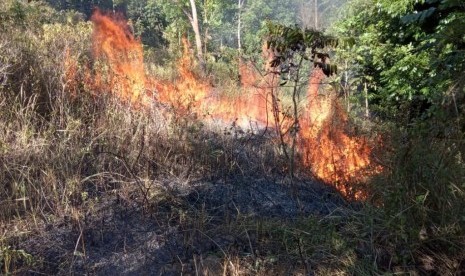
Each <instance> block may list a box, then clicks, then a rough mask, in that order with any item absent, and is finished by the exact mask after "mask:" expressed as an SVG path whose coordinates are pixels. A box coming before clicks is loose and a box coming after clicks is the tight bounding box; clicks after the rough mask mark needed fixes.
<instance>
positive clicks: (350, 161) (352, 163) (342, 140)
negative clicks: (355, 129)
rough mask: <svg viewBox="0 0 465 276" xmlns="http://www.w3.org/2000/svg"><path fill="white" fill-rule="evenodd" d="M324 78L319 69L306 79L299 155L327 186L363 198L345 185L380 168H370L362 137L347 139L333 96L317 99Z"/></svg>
mask: <svg viewBox="0 0 465 276" xmlns="http://www.w3.org/2000/svg"><path fill="white" fill-rule="evenodd" d="M323 78H324V74H323V72H322V71H321V70H320V69H315V70H314V71H313V73H312V75H311V76H310V84H309V88H308V91H307V97H308V101H309V102H308V109H307V110H306V112H305V113H304V116H303V118H302V119H301V124H302V132H301V144H300V147H301V151H302V152H303V153H304V160H303V162H304V164H305V165H307V166H309V167H310V168H311V169H312V171H313V173H314V174H315V175H316V176H317V177H319V178H320V179H322V180H323V181H325V182H327V183H332V184H333V185H335V186H336V188H338V190H339V191H341V192H342V193H343V194H344V195H346V196H350V197H352V198H363V197H365V196H366V194H365V193H364V191H363V190H362V189H357V187H353V186H350V185H348V184H349V183H355V182H360V181H362V180H365V179H364V178H366V177H367V176H369V175H372V174H373V173H376V172H378V171H379V170H380V167H379V166H377V165H374V164H372V161H371V151H372V150H371V148H370V146H369V144H368V142H367V141H366V139H365V138H364V137H350V136H349V135H347V133H346V132H345V129H346V128H347V125H348V118H347V114H346V113H345V111H344V109H343V108H342V106H341V104H340V103H339V101H338V99H337V98H336V95H335V94H334V93H332V94H330V95H319V94H318V88H319V85H320V83H321V81H322V79H323Z"/></svg>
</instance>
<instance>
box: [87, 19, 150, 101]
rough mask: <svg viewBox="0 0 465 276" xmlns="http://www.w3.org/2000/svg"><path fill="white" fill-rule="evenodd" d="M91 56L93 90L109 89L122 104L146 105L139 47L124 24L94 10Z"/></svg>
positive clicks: (122, 20) (142, 66)
mask: <svg viewBox="0 0 465 276" xmlns="http://www.w3.org/2000/svg"><path fill="white" fill-rule="evenodd" d="M91 20H92V22H93V23H94V33H93V54H94V57H95V59H96V61H95V65H94V70H95V80H94V86H95V87H97V88H99V90H106V89H109V90H110V92H111V93H113V94H115V95H117V96H118V97H120V98H121V99H122V100H123V101H128V102H130V103H132V104H136V105H139V104H142V105H147V104H148V103H149V102H150V99H149V97H148V95H147V94H146V92H145V71H144V62H143V50H142V44H141V43H140V41H139V40H138V39H136V38H135V37H134V35H133V34H132V32H131V31H130V29H129V27H128V25H127V23H126V21H125V20H124V19H122V18H119V17H118V16H115V15H113V16H110V15H105V14H103V13H102V12H100V11H99V10H96V11H95V12H94V14H93V15H92V17H91Z"/></svg>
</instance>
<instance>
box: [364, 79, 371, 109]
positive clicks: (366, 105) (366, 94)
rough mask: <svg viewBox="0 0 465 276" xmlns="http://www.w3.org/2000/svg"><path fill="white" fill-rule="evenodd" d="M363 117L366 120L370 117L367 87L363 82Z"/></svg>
mask: <svg viewBox="0 0 465 276" xmlns="http://www.w3.org/2000/svg"><path fill="white" fill-rule="evenodd" d="M364 90H365V117H366V118H368V117H370V110H369V109H368V86H367V83H366V82H365V88H364Z"/></svg>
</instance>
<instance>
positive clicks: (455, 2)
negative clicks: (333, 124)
mask: <svg viewBox="0 0 465 276" xmlns="http://www.w3.org/2000/svg"><path fill="white" fill-rule="evenodd" d="M193 3H195V5H196V8H197V14H195V15H196V16H195V17H196V18H197V19H196V20H194V12H193V9H191V8H192V5H193ZM315 6H316V7H317V8H316V9H315ZM95 7H98V8H100V9H101V10H105V11H112V12H117V13H119V15H118V17H125V18H128V19H129V23H128V24H129V27H128V28H130V29H131V30H130V32H131V33H133V34H135V36H136V37H140V40H141V42H142V44H143V50H144V59H145V70H146V71H147V74H148V75H151V76H157V78H159V79H161V80H162V81H173V80H174V81H176V80H179V79H180V77H179V72H177V71H176V70H175V68H176V66H177V65H179V64H178V63H179V60H180V56H181V55H182V52H183V45H182V40H183V38H184V37H186V38H187V40H188V41H189V42H190V44H191V45H192V48H193V49H194V50H192V56H194V53H195V60H196V62H195V65H196V66H193V67H195V68H192V69H193V74H195V76H196V77H198V78H199V79H202V80H203V81H204V82H205V83H208V85H211V86H212V87H214V89H215V91H216V92H217V93H218V95H219V96H226V97H234V95H236V94H238V93H241V92H242V91H243V90H241V87H240V82H241V81H242V79H241V78H244V77H245V76H240V69H239V68H240V65H241V64H242V63H243V62H245V61H247V62H251V63H253V64H254V65H255V66H256V67H257V68H261V66H263V65H265V66H266V61H264V60H263V59H262V53H261V51H262V44H263V41H267V46H268V48H271V49H273V50H274V54H276V56H277V58H276V56H275V59H274V65H272V67H273V68H279V69H280V71H279V72H275V73H274V74H275V75H276V76H277V77H278V79H279V82H277V84H276V87H278V88H280V89H282V90H280V91H281V93H282V94H279V95H280V96H279V97H280V98H277V99H276V103H278V102H283V106H284V105H285V104H287V103H288V104H289V106H291V107H293V108H294V109H291V108H289V110H292V112H290V111H289V112H288V111H287V109H284V108H283V110H276V113H282V114H284V115H283V116H284V117H286V116H288V119H289V120H290V122H291V123H290V124H291V127H289V128H288V129H286V130H281V129H279V130H278V131H277V133H278V136H281V139H280V140H279V142H276V141H275V140H273V139H270V137H269V136H272V135H273V134H270V133H260V135H257V134H256V133H253V131H247V130H243V129H240V128H239V127H237V126H236V125H235V124H234V123H233V124H232V125H227V126H223V127H214V126H209V125H208V124H205V122H203V121H202V120H201V117H202V116H206V115H199V114H198V113H196V112H193V111H192V109H191V106H190V105H188V107H187V108H183V109H181V108H176V107H175V106H169V107H166V106H162V105H160V106H157V107H156V108H151V109H148V110H145V109H144V110H143V111H141V110H140V109H137V108H134V107H133V106H131V105H128V104H127V103H124V102H122V101H120V100H118V99H116V98H115V97H112V96H111V95H112V94H111V93H101V92H102V91H100V90H97V89H96V88H95V85H93V83H92V82H91V81H90V79H92V76H90V75H89V74H88V72H94V71H97V68H98V67H97V66H101V67H102V68H106V67H105V65H102V64H99V63H98V62H96V61H95V60H94V58H95V57H94V56H93V53H92V28H93V25H92V23H91V22H90V21H89V19H90V17H91V15H92V12H93V10H94V8H95ZM266 19H268V20H269V21H268V20H266ZM267 22H268V23H267ZM463 26H465V6H464V4H463V1H461V0H347V1H343V0H340V1H330V0H327V1H323V0H321V1H316V0H315V1H304V0H286V1H262V0H254V1H247V0H238V1H226V0H208V1H207V0H205V1H183V0H178V1H171V0H143V1H138V0H118V1H116V0H95V1H94V0H92V1H90V0H89V1H82V0H80V1H77V0H76V1H74V0H69V1H68V0H47V1H42V0H40V1H22V0H4V1H2V2H0V271H2V273H4V274H16V273H17V274H34V273H47V274H56V273H58V274H68V273H72V272H75V273H105V271H104V270H98V269H97V268H95V267H97V266H95V267H94V268H93V269H95V270H85V269H84V268H86V260H87V261H89V259H88V255H87V254H89V255H90V254H91V253H90V252H87V253H86V251H91V250H90V248H91V246H94V245H92V244H98V243H99V241H98V239H97V238H95V239H94V238H92V237H93V236H97V234H95V233H96V232H98V233H104V231H103V230H99V229H98V227H100V226H98V227H97V226H96V225H101V228H102V229H103V228H104V226H103V225H104V224H105V220H107V223H110V222H109V220H108V218H105V217H103V218H93V217H92V215H93V213H98V212H100V211H101V210H103V209H105V208H107V209H111V210H113V211H112V212H114V213H113V216H114V217H118V216H123V215H121V214H126V213H128V212H129V211H128V210H136V211H137V214H138V215H137V216H136V215H132V213H131V215H129V216H133V217H137V218H139V216H140V218H141V221H144V223H145V221H147V220H148V221H156V223H157V224H156V227H159V228H160V229H162V228H163V227H164V226H166V227H167V228H166V229H169V231H171V229H174V228H175V227H178V228H176V229H180V230H179V231H181V232H180V233H182V234H180V237H181V238H180V239H181V240H183V241H184V243H185V244H184V245H183V246H185V250H184V249H183V250H184V251H183V252H184V253H183V254H185V255H183V256H181V257H179V256H178V255H176V258H175V260H176V262H177V261H178V260H179V262H180V263H181V265H180V266H179V267H178V266H175V265H174V264H170V269H172V270H170V271H171V272H170V273H173V274H179V273H180V272H181V271H182V272H186V271H185V270H184V269H186V267H190V269H191V270H192V271H195V272H196V273H197V272H199V271H200V273H201V274H202V273H203V274H209V273H210V275H217V274H221V273H223V274H225V275H226V274H228V275H242V274H244V275H249V274H250V275H255V274H263V275H270V274H283V275H289V274H293V275H299V273H300V274H302V273H304V274H310V273H312V272H314V273H316V274H324V275H325V274H328V275H333V274H341V275H345V274H355V275H373V274H383V273H388V274H389V273H411V274H433V273H438V274H441V275H442V274H444V275H452V274H457V275H458V274H460V273H464V271H465V249H464V248H465V231H464V229H465V228H464V227H465V216H464V215H463V210H464V209H465V160H464V158H465V157H464V156H465V140H464V139H465V137H464V134H465V112H464V111H465V59H464V54H465V29H464V28H463ZM304 29H306V30H305V31H304ZM318 30H319V31H318ZM323 30H324V31H325V35H323V33H322V32H320V31H323ZM327 46H330V48H331V49H330V50H329V51H326V52H324V53H323V52H317V51H316V50H315V49H317V48H327ZM329 56H331V63H330V64H327V63H326V62H324V61H321V60H317V59H318V58H321V57H324V58H326V57H328V59H329ZM307 60H311V61H312V62H307ZM296 61H299V62H298V63H296ZM93 63H94V67H92V66H91V64H93ZM95 64H97V65H95ZM296 64H298V65H296ZM314 67H321V68H322V69H323V70H325V73H327V75H328V76H329V78H328V84H327V85H326V86H324V87H325V89H327V90H328V91H329V90H331V91H333V92H335V93H336V94H337V95H338V96H339V101H340V102H341V103H342V104H343V106H344V109H346V110H347V112H348V114H349V121H350V122H351V127H350V130H349V132H351V133H353V134H354V135H355V134H360V133H363V134H365V135H366V136H368V137H369V139H370V141H376V143H377V145H376V147H375V149H374V152H373V159H374V160H376V163H377V164H379V165H380V166H382V167H383V169H382V171H380V172H379V173H378V174H376V175H373V176H372V177H370V179H364V183H363V185H362V186H360V187H364V188H363V189H364V195H365V196H364V199H363V200H362V201H358V202H352V201H350V200H342V199H341V200H342V202H343V203H341V205H340V206H338V207H337V208H335V209H334V210H333V209H331V211H330V212H329V213H325V214H320V213H308V212H307V213H306V212H305V211H302V210H305V206H303V205H305V204H306V203H308V202H309V201H308V200H307V201H306V200H305V199H304V198H303V195H299V190H298V189H300V188H299V187H300V186H305V185H306V184H308V183H309V182H312V183H313V181H310V180H309V179H311V176H310V175H309V174H308V173H306V172H305V171H304V170H303V167H301V166H299V165H298V162H297V161H298V159H299V158H300V157H301V156H300V155H299V153H298V152H294V150H295V147H294V145H295V143H296V137H297V136H298V133H299V131H302V130H300V129H299V120H298V113H299V112H300V109H301V106H302V104H301V103H297V99H300V98H302V95H303V93H304V92H303V91H304V90H305V89H306V87H307V86H308V83H307V81H308V77H307V76H308V74H310V72H311V71H312V69H313V68H314ZM296 68H298V69H296ZM336 68H337V69H336ZM178 92H179V91H178ZM276 95H277V94H276ZM194 104H195V103H193V105H194ZM161 106H162V107H161ZM162 108H165V109H166V110H169V112H168V113H163V112H161V111H160V110H161V109H162ZM167 114H169V115H167ZM283 125H285V124H284V123H283ZM285 135H288V137H291V139H289V138H286V137H284V136H285ZM283 137H284V138H283ZM380 137H381V138H380ZM291 153H292V154H291ZM258 179H260V181H262V180H263V181H264V183H262V182H260V185H267V184H269V182H273V185H274V184H276V179H281V182H282V183H284V184H283V185H281V186H280V187H283V188H285V189H286V190H288V191H289V195H291V196H290V197H291V198H293V199H295V200H296V202H297V205H298V206H299V207H298V208H296V209H298V210H300V211H296V213H298V214H296V215H295V216H293V217H292V218H289V220H287V218H286V219H283V217H279V216H278V215H276V214H271V215H269V216H262V217H254V216H253V214H249V213H246V212H243V209H241V208H239V207H237V206H236V205H235V204H236V203H235V202H234V201H233V200H229V201H228V199H221V200H225V201H224V202H223V201H221V204H220V205H221V206H223V205H224V206H226V207H224V208H226V209H225V210H226V211H221V210H223V209H221V208H223V207H221V208H219V207H218V206H214V205H210V204H212V203H211V202H208V201H204V202H201V200H199V198H202V196H205V195H204V194H202V192H199V191H197V190H196V191H195V192H192V193H191V194H188V195H185V194H183V192H182V191H181V190H182V189H184V188H183V187H185V186H189V187H190V186H192V187H194V186H196V185H198V184H199V183H200V182H202V181H203V182H208V183H223V184H225V183H229V184H232V185H234V186H237V187H242V186H247V185H250V186H254V185H255V184H256V183H258V182H257V181H258ZM271 179H274V180H271ZM167 182H169V183H174V184H169V185H168V184H163V183H167ZM282 183H281V184H282ZM252 184H254V185H252ZM273 185H271V184H270V187H271V186H272V187H274V186H273ZM270 189H271V188H270ZM180 191H181V192H180ZM205 193H206V194H208V193H207V192H205ZM321 193H322V194H321V195H320V196H321V198H322V200H323V201H324V200H327V201H328V202H333V200H334V199H333V198H335V197H336V198H339V195H338V193H337V191H333V190H331V191H329V192H328V191H327V190H324V192H321ZM195 194H197V200H193V199H192V197H194V198H195V197H196V196H195ZM228 195H229V194H228V193H226V192H224V195H223V194H222V197H227V196H228ZM299 196H300V197H299ZM207 198H209V197H208V196H207ZM214 200H217V201H220V199H217V198H215V199H214ZM113 201H114V203H113ZM271 201H272V200H271ZM223 203H224V204H223ZM238 204H239V203H238ZM206 206H207V207H206ZM208 206H210V207H211V206H214V207H215V208H213V207H212V208H211V209H209V208H208ZM228 208H229V209H228ZM220 209H221V210H220ZM105 210H106V209H105ZM219 210H220V211H219ZM231 210H232V211H231ZM299 212H300V213H299ZM129 213H130V212H129ZM252 213H253V212H252ZM154 218H155V219H154ZM94 220H95V221H94ZM114 220H115V221H117V219H116V218H115V219H114ZM128 220H129V218H128ZM131 223H134V221H133V220H131ZM115 224H116V223H115ZM154 225H155V223H154ZM120 226H121V225H118V227H120ZM162 226H163V227H162ZM115 227H116V226H115ZM121 227H122V226H121ZM154 227H155V226H154ZM140 228H142V227H140ZM60 229H61V230H60ZM63 229H65V230H66V231H69V232H66V231H65V230H63ZM157 229H158V228H157ZM60 231H62V233H65V234H66V233H67V234H66V235H69V240H67V241H66V240H61V239H57V241H55V242H56V243H55V244H54V245H53V246H51V247H55V248H60V249H56V250H55V249H53V248H52V249H50V248H49V249H50V250H51V251H47V253H44V252H42V251H41V250H42V249H43V247H38V246H37V245H36V244H34V242H33V241H34V240H35V239H37V240H40V241H43V240H46V239H45V238H44V237H46V238H47V239H49V241H51V240H53V239H54V237H53V236H47V233H52V232H53V233H56V232H60ZM99 231H100V232H99ZM144 231H145V230H144ZM167 231H168V230H167ZM60 233H61V232H60ZM65 234H63V235H64V236H66V235H65ZM99 235H100V234H99ZM101 236H102V238H101V240H104V238H103V236H104V234H101ZM217 236H219V237H226V238H224V239H223V240H222V239H219V240H218V239H217V238H216V237H217ZM239 236H246V237H247V238H244V239H239V238H237V237H239ZM60 237H62V236H60ZM99 237H100V236H99ZM94 240H97V241H95V242H94ZM124 241H125V244H126V239H125V240H124ZM105 243H109V244H111V242H110V241H107V242H105ZM199 243H201V245H199ZM206 243H208V244H209V246H210V247H208V246H206V245H205V244H206ZM62 245H63V246H62ZM125 246H126V245H125ZM125 246H124V250H123V251H124V252H126V247H125ZM62 247H63V248H68V247H69V248H72V250H71V251H70V252H66V253H63V252H65V251H60V250H62ZM207 247H208V249H205V248H207ZM115 248H116V246H115ZM212 248H213V249H212ZM53 250H55V251H53ZM63 250H64V249H63ZM115 250H116V249H115ZM189 250H190V251H189ZM203 250H207V251H203ZM50 252H54V253H53V254H52V253H50ZM186 252H187V253H186ZM205 252H207V253H205ZM199 260H200V261H199ZM173 262H174V261H173ZM198 262H199V263H198ZM209 262H210V263H213V264H210V265H209V264H208V263H209ZM186 264H187V265H186ZM133 265H134V266H136V265H137V263H136V264H133ZM77 267H78V268H77ZM83 267H84V268H83ZM194 267H195V268H194ZM199 267H202V268H199ZM218 267H219V268H218ZM86 269H87V268H86ZM202 269H203V270H202ZM128 271H130V272H129V273H131V270H128ZM163 271H164V272H165V273H168V272H166V270H162V272H163ZM192 271H190V272H191V273H193V272H192ZM118 272H119V273H124V272H122V271H118ZM187 272H188V273H189V269H187ZM107 273H108V271H107ZM127 273H128V272H126V274H127ZM139 273H141V274H143V271H139Z"/></svg>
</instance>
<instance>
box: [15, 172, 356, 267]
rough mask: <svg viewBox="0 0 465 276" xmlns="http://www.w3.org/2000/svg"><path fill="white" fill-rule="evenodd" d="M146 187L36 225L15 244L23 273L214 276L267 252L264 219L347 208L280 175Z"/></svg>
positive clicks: (331, 194) (317, 187)
mask: <svg viewBox="0 0 465 276" xmlns="http://www.w3.org/2000/svg"><path fill="white" fill-rule="evenodd" d="M152 184H153V185H152V188H151V190H150V191H148V192H147V193H146V195H145V197H144V196H142V194H141V193H140V192H138V189H136V188H131V187H129V188H128V187H126V189H125V190H126V191H125V192H121V190H122V189H119V190H112V191H107V192H105V193H103V194H101V195H100V197H99V199H98V200H94V201H92V200H88V202H87V205H86V206H84V205H82V206H78V207H76V216H75V217H73V218H70V217H64V218H59V219H58V220H56V219H55V220H53V221H55V222H54V223H53V224H43V226H41V227H42V228H43V229H39V230H38V231H36V233H34V234H31V235H27V238H25V239H24V240H20V241H18V243H19V244H20V245H21V248H23V249H24V250H25V251H26V252H28V253H30V254H31V255H32V256H33V257H34V260H35V264H34V265H33V266H32V267H31V268H30V269H28V270H23V273H24V274H31V275H34V274H37V275H39V274H42V273H43V274H47V275H49V274H59V275H69V274H77V275H180V274H183V275H196V273H197V274H198V273H199V271H202V272H201V273H200V274H203V275H205V274H209V275H218V274H223V272H224V268H223V267H224V264H225V262H227V263H228V264H231V265H232V264H233V262H232V261H231V260H232V259H231V258H232V257H231V256H237V257H238V258H240V259H247V258H249V259H251V260H252V259H253V260H254V261H255V263H257V260H258V259H260V256H262V255H266V254H267V252H268V251H267V249H266V248H265V247H266V246H264V245H263V244H264V243H263V237H261V236H263V235H261V234H260V233H261V231H260V229H261V228H262V227H264V226H263V225H264V224H266V223H265V222H266V221H276V222H288V221H292V220H296V219H298V218H300V217H305V216H315V217H317V218H318V217H324V216H327V215H331V214H333V213H337V212H344V210H345V209H347V208H348V207H351V208H352V206H349V205H348V203H347V202H345V201H344V200H343V199H342V198H341V197H340V196H339V195H338V194H337V193H336V192H335V191H333V190H332V189H331V188H329V187H327V186H325V185H323V184H320V183H318V182H315V181H311V180H307V181H303V180H301V181H299V182H298V183H294V184H293V185H292V188H290V187H289V185H288V184H286V183H285V180H283V178H277V179H265V178H263V179H242V180H241V181H239V182H237V181H235V182H234V183H232V182H225V181H217V182H214V183H212V182H207V181H202V180H197V181H180V180H179V179H171V180H165V181H155V182H153V183H152ZM134 185H135V184H134ZM80 210H87V211H85V213H84V211H80ZM270 262H271V263H272V262H273V260H271V261H270ZM252 263H253V262H252ZM296 266H298V265H296ZM281 269H283V268H281ZM286 269H288V271H281V272H279V274H291V271H294V272H295V271H296V269H297V267H293V265H292V262H291V263H290V266H289V267H287V268H286ZM249 271H254V270H253V268H252V269H249ZM276 273H277V272H276Z"/></svg>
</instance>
